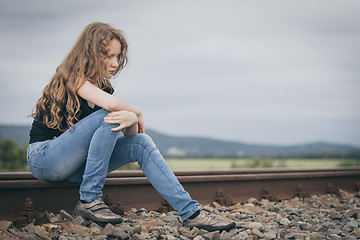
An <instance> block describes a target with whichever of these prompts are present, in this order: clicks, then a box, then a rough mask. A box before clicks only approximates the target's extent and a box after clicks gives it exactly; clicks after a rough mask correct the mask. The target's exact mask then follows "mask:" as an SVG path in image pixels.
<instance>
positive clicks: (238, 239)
mask: <svg viewBox="0 0 360 240" xmlns="http://www.w3.org/2000/svg"><path fill="white" fill-rule="evenodd" d="M247 237H249V234H248V233H247V232H246V231H242V232H239V233H238V234H237V235H236V236H235V237H233V238H232V239H231V240H241V239H245V238H247Z"/></svg>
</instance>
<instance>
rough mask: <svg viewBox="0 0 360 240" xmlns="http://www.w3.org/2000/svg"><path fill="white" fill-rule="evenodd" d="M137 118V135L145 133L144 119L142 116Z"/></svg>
mask: <svg viewBox="0 0 360 240" xmlns="http://www.w3.org/2000/svg"><path fill="white" fill-rule="evenodd" d="M137 117H138V133H145V126H144V118H143V116H142V114H139V115H137Z"/></svg>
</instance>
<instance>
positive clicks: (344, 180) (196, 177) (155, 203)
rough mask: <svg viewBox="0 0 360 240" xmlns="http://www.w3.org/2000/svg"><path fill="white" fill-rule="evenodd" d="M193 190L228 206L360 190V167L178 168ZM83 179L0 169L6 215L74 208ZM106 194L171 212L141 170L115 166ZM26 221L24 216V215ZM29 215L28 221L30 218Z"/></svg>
mask: <svg viewBox="0 0 360 240" xmlns="http://www.w3.org/2000/svg"><path fill="white" fill-rule="evenodd" d="M175 175H176V176H177V177H178V179H179V181H180V182H181V183H182V184H183V186H184V188H185V189H186V190H187V191H188V192H189V193H190V195H191V196H192V197H193V198H194V199H196V200H198V201H199V202H200V203H201V204H204V205H205V204H209V203H212V202H214V201H216V202H218V203H220V204H222V205H231V204H234V203H238V202H241V203H242V202H245V201H247V200H248V199H249V198H251V197H254V198H256V199H262V198H266V199H269V200H272V201H276V200H283V199H290V198H293V197H295V196H298V197H301V198H304V197H308V196H311V195H314V194H325V193H332V194H336V193H338V192H339V189H343V190H346V191H350V192H352V191H359V190H360V167H349V168H311V169H309V168H300V169H289V168H283V169H280V168H279V169H239V170H210V171H205V170H204V171H175ZM78 189H79V184H74V183H69V182H48V181H40V180H36V179H35V178H34V177H33V176H32V175H31V174H30V173H0V220H1V219H7V220H15V219H18V218H19V216H22V217H23V218H24V216H25V218H26V219H25V220H28V219H27V218H28V217H29V214H31V213H34V211H39V210H40V211H50V212H54V213H58V212H59V211H60V210H61V209H64V210H66V211H68V212H69V213H71V212H72V209H73V207H74V206H75V204H76V202H77V201H78V199H79V194H78ZM103 192H104V197H106V199H105V201H106V202H107V204H108V205H111V208H113V209H115V210H116V211H118V212H121V211H124V210H128V209H130V208H138V209H139V208H146V209H148V210H158V211H167V210H169V208H170V207H169V206H168V204H167V203H166V202H165V201H164V200H163V198H162V197H161V196H160V195H159V194H158V193H157V192H156V190H155V189H154V188H153V187H152V186H151V184H150V183H149V181H148V180H147V178H146V177H145V176H144V174H143V173H142V172H141V171H115V172H113V173H110V174H109V175H108V177H107V180H106V183H105V187H104V191H103ZM23 220H24V219H23ZM25 220H24V221H25Z"/></svg>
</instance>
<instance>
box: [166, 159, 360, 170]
mask: <svg viewBox="0 0 360 240" xmlns="http://www.w3.org/2000/svg"><path fill="white" fill-rule="evenodd" d="M166 161H167V163H168V164H169V166H170V167H171V168H172V169H173V170H186V169H231V168H266V167H276V168H280V167H289V168H295V167H340V166H360V160H355V159H269V158H267V159H265V158H249V159H242V158H239V159H238V158H234V159H228V158H224V159H222V158H214V159H213V158H209V159H204V158H185V159H177V158H167V159H166Z"/></svg>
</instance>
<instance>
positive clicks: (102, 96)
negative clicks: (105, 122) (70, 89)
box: [78, 81, 145, 133]
mask: <svg viewBox="0 0 360 240" xmlns="http://www.w3.org/2000/svg"><path fill="white" fill-rule="evenodd" d="M78 94H79V96H80V97H82V98H84V99H85V100H87V101H88V102H90V103H93V104H96V105H98V106H100V107H102V108H105V109H106V110H108V111H110V112H116V111H121V110H127V111H130V112H133V113H135V114H136V116H137V117H138V125H139V126H138V132H139V133H144V132H145V128H144V121H143V117H142V113H141V111H140V110H139V109H137V108H136V107H134V106H132V105H130V104H129V103H128V102H126V101H125V100H124V99H122V98H120V97H118V96H116V95H112V94H109V93H107V92H105V91H103V90H102V89H100V88H98V87H96V86H94V85H92V84H91V83H90V82H89V81H85V83H84V84H83V85H82V86H81V87H80V88H79V90H78Z"/></svg>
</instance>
